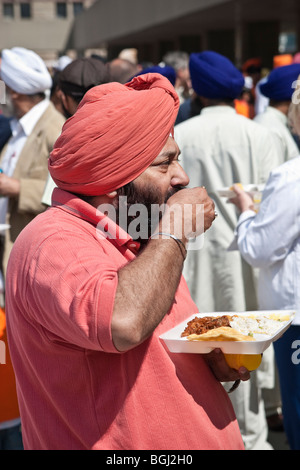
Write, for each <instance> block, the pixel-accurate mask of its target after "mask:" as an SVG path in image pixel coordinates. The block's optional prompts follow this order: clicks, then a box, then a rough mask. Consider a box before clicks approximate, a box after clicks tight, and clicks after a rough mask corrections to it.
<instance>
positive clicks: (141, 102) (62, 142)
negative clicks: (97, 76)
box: [49, 73, 179, 196]
mask: <svg viewBox="0 0 300 470" xmlns="http://www.w3.org/2000/svg"><path fill="white" fill-rule="evenodd" d="M178 109H179V99H178V96H177V94H176V92H175V90H174V88H173V86H172V85H171V83H170V82H169V80H168V79H167V78H165V77H163V76H162V75H160V74H156V73H149V74H145V75H140V76H138V77H135V78H134V79H133V80H132V81H131V82H130V83H127V84H125V85H122V84H121V83H108V84H105V85H100V86H96V87H94V88H92V89H91V90H89V91H88V92H87V93H86V94H85V96H84V98H83V100H82V101H81V103H80V105H79V107H78V109H77V111H76V113H75V114H74V115H73V116H72V117H71V118H70V119H68V121H67V122H66V123H65V125H64V127H63V131H62V134H61V136H60V137H59V138H58V140H57V141H56V143H55V145H54V149H53V151H52V153H51V155H50V158H49V171H50V173H51V176H52V178H53V180H54V181H55V183H56V184H57V186H58V187H59V188H61V189H64V190H66V191H69V192H72V193H78V194H85V195H89V196H94V195H102V194H107V193H109V192H112V191H114V190H116V189H118V188H120V187H122V186H124V185H125V184H127V183H129V182H130V181H133V180H134V179H135V178H137V177H138V176H139V175H140V174H141V173H143V171H145V169H146V168H147V167H148V166H149V165H150V164H151V163H152V162H153V160H154V159H155V158H156V157H157V155H158V154H159V152H160V151H161V149H162V148H163V146H164V145H165V143H166V141H167V139H168V137H169V135H170V133H171V132H173V127H174V123H175V119H176V117H177V112H178Z"/></svg>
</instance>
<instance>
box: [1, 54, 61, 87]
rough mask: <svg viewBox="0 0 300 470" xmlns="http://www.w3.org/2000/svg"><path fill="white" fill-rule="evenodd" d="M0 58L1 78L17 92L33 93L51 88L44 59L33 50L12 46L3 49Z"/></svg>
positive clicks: (50, 79) (49, 76)
mask: <svg viewBox="0 0 300 470" xmlns="http://www.w3.org/2000/svg"><path fill="white" fill-rule="evenodd" d="M1 58H2V60H1V66H0V75H1V79H2V80H3V81H4V82H5V84H6V85H7V86H9V87H10V88H11V89H12V90H14V91H16V92H17V93H22V94H23V95H34V94H35V93H40V92H44V91H46V90H48V89H49V88H51V86H52V78H51V75H50V73H49V72H48V70H47V67H46V65H45V63H44V61H43V60H42V59H41V57H40V56H38V55H37V54H36V53H35V52H33V51H30V50H28V49H24V48H23V47H13V48H12V49H3V51H2V53H1Z"/></svg>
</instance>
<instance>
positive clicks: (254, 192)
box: [217, 184, 264, 199]
mask: <svg viewBox="0 0 300 470" xmlns="http://www.w3.org/2000/svg"><path fill="white" fill-rule="evenodd" d="M263 189H264V185H261V184H247V185H243V190H244V191H246V193H249V194H250V195H251V196H255V197H256V198H259V197H260V198H261V193H262V191H263ZM217 194H218V195H219V196H220V197H227V198H228V199H230V198H232V197H234V196H235V195H236V194H235V192H234V191H233V190H232V189H230V187H226V188H220V189H218V190H217Z"/></svg>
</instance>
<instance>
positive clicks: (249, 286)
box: [175, 106, 277, 312]
mask: <svg viewBox="0 0 300 470" xmlns="http://www.w3.org/2000/svg"><path fill="white" fill-rule="evenodd" d="M175 136H176V140H177V142H178V144H179V147H180V149H181V155H182V164H183V166H184V167H185V170H186V172H187V173H188V175H189V177H190V184H191V185H192V186H193V185H194V184H196V182H197V184H198V185H203V186H205V187H206V189H207V191H208V193H209V194H210V196H211V197H212V198H213V199H214V201H215V204H216V210H217V212H218V215H219V216H218V220H217V221H216V223H215V224H214V227H213V228H212V230H210V233H209V234H206V235H205V238H204V246H203V248H202V249H201V250H197V251H193V250H190V251H189V254H188V257H187V260H186V263H185V268H184V271H185V278H186V280H187V282H188V284H189V287H190V290H191V293H192V296H193V298H194V299H195V301H196V303H197V305H198V307H199V309H200V310H201V311H203V312H213V311H224V310H231V311H243V310H253V309H254V310H255V309H256V308H257V303H256V293H255V283H254V276H253V270H252V268H251V267H250V266H249V265H247V264H246V263H244V262H243V261H242V258H241V256H240V254H239V252H238V251H228V247H229V246H230V245H231V242H232V240H233V238H234V229H235V227H236V224H237V212H236V209H235V207H234V206H233V205H231V204H228V203H227V200H226V198H223V197H220V196H219V195H218V189H221V188H224V187H230V186H232V184H233V183H238V182H239V183H242V184H243V185H246V184H251V183H254V184H263V183H264V182H266V179H267V178H268V175H269V172H270V171H271V169H272V168H273V167H274V166H277V153H276V149H275V147H274V144H273V141H272V138H271V135H270V133H269V132H268V131H267V130H266V129H264V128H263V127H262V126H259V125H258V124H255V123H254V122H252V121H250V120H248V119H247V118H244V117H243V116H240V115H238V114H237V113H236V111H235V110H234V108H232V107H230V106H210V107H207V108H204V109H203V110H202V112H201V114H200V116H196V117H194V118H192V119H189V120H188V121H185V122H183V123H181V124H179V125H178V126H176V128H175Z"/></svg>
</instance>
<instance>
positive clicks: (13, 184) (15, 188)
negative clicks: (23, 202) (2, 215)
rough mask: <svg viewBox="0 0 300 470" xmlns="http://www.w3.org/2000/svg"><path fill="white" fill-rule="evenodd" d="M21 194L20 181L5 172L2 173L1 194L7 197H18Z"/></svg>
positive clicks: (0, 178) (0, 176) (0, 180)
mask: <svg viewBox="0 0 300 470" xmlns="http://www.w3.org/2000/svg"><path fill="white" fill-rule="evenodd" d="M19 194H20V181H19V180H17V179H15V178H10V177H9V176H7V175H5V173H1V174H0V195H1V196H6V197H16V196H18V195H19Z"/></svg>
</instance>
